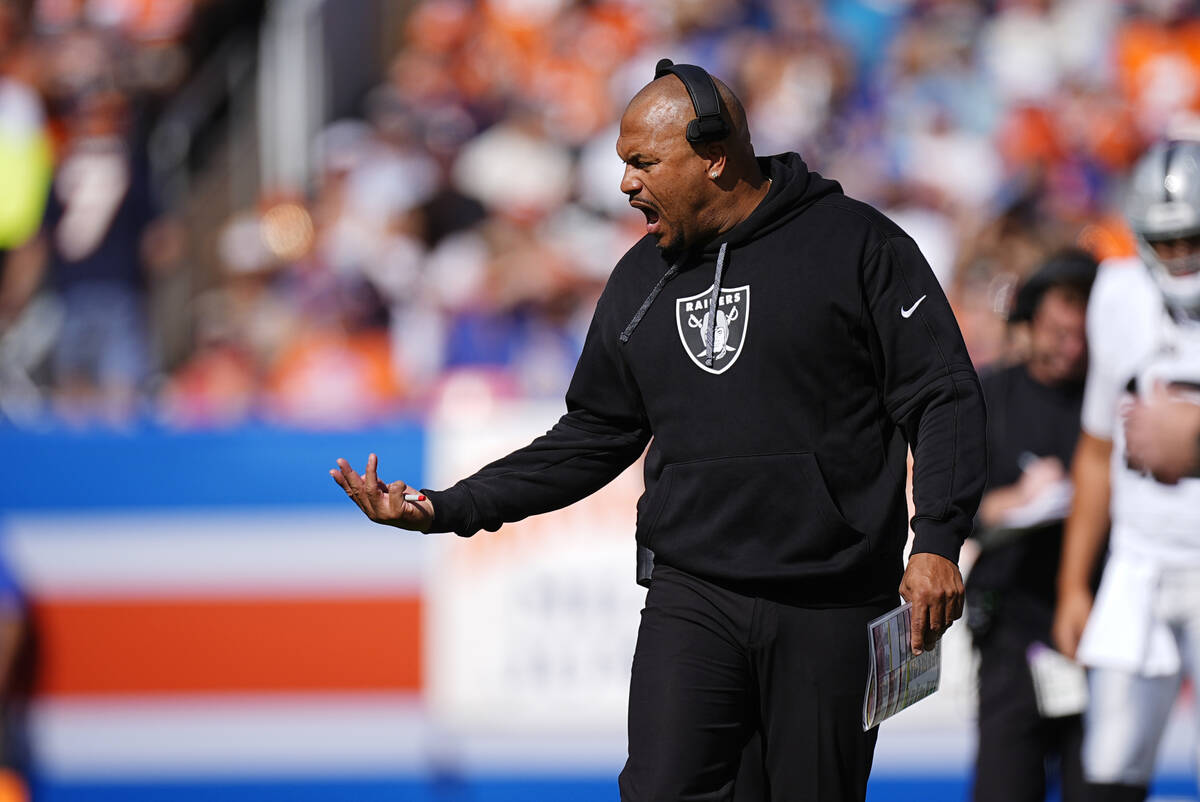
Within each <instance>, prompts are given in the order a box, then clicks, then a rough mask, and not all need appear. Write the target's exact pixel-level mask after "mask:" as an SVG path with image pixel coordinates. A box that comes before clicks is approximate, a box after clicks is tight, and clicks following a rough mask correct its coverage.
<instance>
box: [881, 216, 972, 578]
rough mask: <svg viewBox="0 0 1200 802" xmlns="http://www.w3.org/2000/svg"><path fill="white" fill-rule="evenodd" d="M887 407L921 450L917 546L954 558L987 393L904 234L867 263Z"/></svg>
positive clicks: (966, 517) (963, 528)
mask: <svg viewBox="0 0 1200 802" xmlns="http://www.w3.org/2000/svg"><path fill="white" fill-rule="evenodd" d="M863 279H864V289H865V295H866V303H867V307H868V313H869V315H870V317H871V320H872V322H873V324H874V328H875V331H876V333H877V335H878V338H879V342H878V346H879V348H880V351H881V356H882V360H881V361H882V369H883V376H882V382H883V394H884V404H885V406H886V408H887V411H888V414H889V415H890V416H891V418H892V419H893V420H894V421H895V422H896V424H897V425H898V426H899V427H900V429H901V431H903V433H904V436H905V438H906V439H907V440H908V443H909V445H910V446H911V447H912V451H913V463H914V464H913V501H914V503H915V506H916V514H915V515H914V516H913V519H912V527H913V532H914V535H915V537H914V541H913V548H912V551H913V553H914V554H915V553H919V552H930V553H933V554H939V555H941V556H943V557H946V558H948V559H950V560H953V561H955V562H957V561H958V553H959V549H960V547H961V546H962V543H963V540H964V539H965V538H966V537H967V535H968V534H969V533H970V531H971V525H972V521H973V519H974V515H975V511H976V509H977V508H978V506H979V499H980V497H981V496H982V494H983V488H984V485H985V482H986V479H987V462H986V460H987V450H986V439H985V438H986V435H985V413H984V403H983V394H982V391H981V389H980V386H979V379H978V377H977V376H976V374H975V369H974V367H972V365H971V361H970V358H969V357H968V356H967V349H966V346H965V344H964V343H963V339H962V333H961V332H960V331H959V328H958V323H957V322H956V321H955V318H954V313H953V312H952V311H951V309H950V304H949V302H948V301H947V300H946V296H945V294H944V293H943V292H942V289H941V287H940V285H939V284H938V282H937V279H936V277H935V276H934V274H933V271H932V270H931V269H930V267H929V265H928V264H927V263H926V261H925V258H924V257H923V256H922V255H921V252H920V251H919V250H918V249H917V246H916V243H914V242H913V241H912V240H911V239H909V238H908V237H906V236H892V237H890V238H888V239H886V240H884V241H883V242H882V243H881V244H880V245H879V246H878V247H877V249H876V251H875V253H874V255H873V256H872V257H871V258H869V259H867V260H866V263H865V265H864V275H863Z"/></svg>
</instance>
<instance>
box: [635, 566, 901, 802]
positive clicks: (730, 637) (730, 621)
mask: <svg viewBox="0 0 1200 802" xmlns="http://www.w3.org/2000/svg"><path fill="white" fill-rule="evenodd" d="M889 607H890V605H888V604H882V605H880V604H876V605H871V606H869V607H854V608H835V609H810V608H801V607H791V606H788V605H783V604H779V603H776V602H771V601H766V600H763V599H756V598H753V597H750V596H744V595H741V594H738V593H733V592H731V591H729V590H726V589H723V588H719V587H717V586H714V585H712V584H710V583H708V582H704V581H701V580H699V579H697V578H695V577H692V576H689V575H687V574H684V573H682V572H680V571H676V570H673V569H671V568H669V567H667V566H663V565H659V566H656V567H655V569H654V581H653V583H652V584H651V586H650V591H649V593H648V594H647V596H646V607H645V609H644V610H643V611H642V624H641V628H640V630H639V631H638V641H637V650H636V652H635V653H634V658H633V679H632V684H631V686H630V694H629V760H628V761H627V762H626V764H625V769H624V771H622V772H621V777H620V788H621V799H622V800H623V802H700V801H701V800H703V801H704V802H731V800H733V799H734V786H735V784H736V778H737V775H738V769H739V764H740V762H741V756H742V751H743V747H744V746H745V745H746V743H747V741H748V740H749V739H750V737H751V736H752V735H753V734H754V733H755V732H756V731H757V732H759V733H761V737H762V755H763V766H762V776H763V781H764V784H765V785H766V788H765V789H764V791H765V793H764V795H763V797H762V799H763V800H772V801H774V802H777V801H779V800H787V802H854V800H859V801H860V802H861V800H863V799H864V798H865V797H866V790H867V776H868V774H869V773H870V770H871V758H872V756H873V754H874V750H875V740H876V736H877V734H878V730H877V729H872V730H871V731H870V732H865V733H864V732H863V731H862V704H863V692H864V690H865V688H866V682H867V666H868V663H867V660H868V648H867V622H868V621H870V620H871V619H872V618H875V617H876V616H878V615H880V614H881V613H883V612H886V611H887V609H888V608H889ZM744 768H749V767H744ZM742 798H744V797H743V796H742V795H739V799H742Z"/></svg>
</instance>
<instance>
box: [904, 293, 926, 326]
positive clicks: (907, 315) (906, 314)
mask: <svg viewBox="0 0 1200 802" xmlns="http://www.w3.org/2000/svg"><path fill="white" fill-rule="evenodd" d="M926 297H927V296H924V295H922V296H921V297H920V298H918V299H917V302H916V303H915V304H913V305H912V306H910V307H909V308H908V309H905V308H904V307H903V306H902V307H900V317H902V318H904V319H905V320H908V319H909V318H910V317H912V313H913V312H915V311H917V307H918V306H920V305H921V301H924V300H925V298H926Z"/></svg>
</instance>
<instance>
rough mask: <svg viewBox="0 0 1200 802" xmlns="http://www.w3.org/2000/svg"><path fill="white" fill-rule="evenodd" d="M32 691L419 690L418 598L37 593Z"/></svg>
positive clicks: (88, 692) (419, 640)
mask: <svg viewBox="0 0 1200 802" xmlns="http://www.w3.org/2000/svg"><path fill="white" fill-rule="evenodd" d="M33 614H34V622H35V627H36V628H37V638H38V641H39V650H38V651H39V661H38V662H39V665H38V692H39V693H43V694H128V693H133V694H140V693H181V692H182V693H187V692H214V691H216V692H238V691H253V692H262V691H366V690H370V691H379V690H385V691H419V690H420V688H421V601H420V599H419V598H415V597H386V598H357V597H356V598H353V599H336V598H335V599H326V598H321V599H309V598H304V599H279V598H271V599H216V600H214V599H204V600H187V601H179V600H145V599H138V600H136V601H131V600H111V599H104V600H74V599H72V600H55V599H47V600H41V601H39V602H37V603H35V605H34V610H33Z"/></svg>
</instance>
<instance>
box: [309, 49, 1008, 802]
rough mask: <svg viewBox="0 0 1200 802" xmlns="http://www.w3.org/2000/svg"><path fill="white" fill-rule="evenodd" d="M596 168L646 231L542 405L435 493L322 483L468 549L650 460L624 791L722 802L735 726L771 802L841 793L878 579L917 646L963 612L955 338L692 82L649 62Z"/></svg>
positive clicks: (856, 763) (871, 224)
mask: <svg viewBox="0 0 1200 802" xmlns="http://www.w3.org/2000/svg"><path fill="white" fill-rule="evenodd" d="M617 153H618V155H619V156H620V158H621V159H622V160H623V162H624V163H625V173H624V177H623V179H622V181H621V191H622V192H624V193H625V194H626V195H627V196H628V197H629V203H630V204H631V205H632V206H633V207H635V208H637V209H639V210H640V211H641V212H642V213H643V214H644V215H645V217H646V234H645V236H644V237H642V238H641V240H639V241H638V242H637V244H635V245H634V246H633V247H632V248H631V249H630V250H629V252H628V253H627V254H625V256H624V257H623V258H622V259H621V260H620V262H618V264H617V265H616V267H615V268H614V270H613V272H612V275H611V276H610V278H609V280H608V283H607V286H606V287H605V289H604V292H603V294H602V296H601V297H600V300H599V302H598V304H597V306H596V311H595V316H594V317H593V319H592V322H591V327H590V329H589V331H588V335H587V339H586V341H585V343H584V346H583V352H582V354H581V356H580V358H579V363H578V365H577V366H576V368H575V373H574V375H573V377H572V379H571V383H570V387H569V389H568V390H567V396H566V403H567V412H566V414H564V415H563V416H562V418H560V419H559V421H558V422H557V423H556V424H554V426H553V428H552V429H550V430H549V431H548V432H547V433H546V434H545V435H543V436H541V437H539V438H537V439H536V440H534V441H533V442H532V443H530V444H529V445H527V446H525V447H524V448H521V449H519V450H517V451H514V452H513V453H511V454H509V455H508V456H506V457H503V458H501V459H499V460H497V461H496V462H493V463H491V464H490V465H487V466H486V467H484V468H482V469H481V470H480V471H479V472H477V473H476V474H474V475H473V476H470V477H468V478H466V479H463V480H461V481H460V482H458V483H457V484H455V485H454V486H453V487H450V488H449V489H446V490H440V491H434V490H422V491H420V493H418V492H417V491H416V490H413V489H411V488H409V486H408V485H407V484H406V483H404V482H402V481H395V482H392V483H390V484H387V483H385V482H384V481H383V480H381V479H380V478H379V476H378V459H377V457H376V456H375V455H374V454H371V455H370V456H369V457H368V458H367V463H366V469H365V472H364V473H363V474H362V475H360V474H359V473H358V472H357V471H355V470H354V469H353V468H352V467H351V465H350V464H349V463H348V462H347V461H346V460H341V459H339V460H338V462H337V464H338V468H337V469H336V470H333V471H331V474H332V476H333V478H334V479H335V480H336V481H337V483H338V484H339V485H340V486H341V487H342V488H343V489H344V490H345V491H346V493H347V494H348V495H349V496H350V497H351V498H352V499H353V500H354V502H355V503H356V504H357V505H358V506H359V507H360V508H361V509H362V511H363V512H364V513H365V514H366V515H367V516H368V517H369V518H370V519H371V520H373V521H376V522H378V523H382V524H388V525H392V526H397V527H400V528H402V529H409V530H415V531H420V532H454V533H456V534H458V535H461V536H463V537H469V536H471V535H474V534H475V533H476V532H478V531H480V530H488V531H494V530H496V529H497V528H499V527H500V525H501V524H502V523H504V522H507V521H517V520H521V519H522V518H525V517H527V516H530V515H535V514H537V513H542V512H546V511H549V510H554V509H558V508H560V507H564V506H567V505H569V504H571V503H573V502H575V501H577V500H579V499H581V498H583V497H585V496H587V495H589V494H590V493H593V492H595V491H596V490H598V489H599V488H601V487H602V486H604V485H605V484H607V483H608V482H609V481H610V480H612V479H613V478H614V477H616V476H617V475H618V474H620V473H621V472H622V471H623V470H624V469H625V468H626V467H627V466H629V465H630V464H632V463H633V462H634V461H635V460H636V459H637V458H638V457H639V456H640V455H641V454H642V452H643V451H644V450H645V449H646V446H647V444H649V451H648V453H647V455H646V460H645V492H644V493H643V495H642V497H641V499H640V500H639V501H638V509H637V513H638V514H637V544H638V556H639V566H638V568H639V575H640V578H641V579H642V580H644V581H647V582H648V584H649V591H648V593H647V596H646V603H645V608H644V610H643V611H642V619H641V626H640V629H639V631H638V639H637V648H636V651H635V653H634V658H633V673H632V680H631V686H630V697H629V757H628V761H627V762H626V764H625V768H624V770H623V771H622V772H621V775H620V780H619V784H620V792H621V799H622V800H625V802H651V801H653V802H675V801H677V800H697V801H699V800H711V801H712V802H725V801H727V800H731V799H733V795H734V784H735V778H736V776H737V772H738V765H739V759H740V756H741V753H742V749H743V746H744V745H745V744H746V742H747V740H748V739H749V738H750V737H751V735H752V734H754V733H755V732H758V733H760V734H761V737H762V748H763V763H764V765H763V770H764V776H765V778H766V783H767V785H768V788H769V791H768V793H769V797H770V799H772V800H787V802H848V801H849V800H863V799H864V798H865V795H866V787H867V777H868V774H869V773H870V767H871V759H872V755H873V752H874V747H875V740H876V735H877V729H872V730H870V731H867V732H864V731H863V728H862V722H861V716H862V702H863V693H864V689H865V686H866V678H867V667H868V659H869V657H868V643H867V636H866V626H867V623H868V622H869V621H870V620H871V619H873V618H875V617H877V616H878V615H880V614H882V613H884V612H886V611H888V610H889V609H891V608H893V607H894V606H895V605H896V604H897V602H898V599H897V591H899V594H900V595H901V596H903V597H904V598H905V599H907V600H908V601H911V602H912V604H913V627H912V633H911V644H912V648H913V650H914V651H920V650H922V649H925V648H929V647H930V646H931V645H932V644H933V643H934V642H936V640H937V639H938V638H939V637H940V636H941V634H942V633H943V632H944V631H945V630H946V629H947V628H948V627H949V626H950V624H951V623H952V622H953V621H954V620H955V619H957V618H958V617H959V616H960V615H961V614H962V606H963V585H962V577H961V575H960V573H959V570H958V565H957V560H958V553H959V547H960V546H961V544H962V542H963V540H964V538H965V537H966V535H967V534H968V532H970V530H971V524H972V518H973V516H974V514H975V509H976V506H977V505H978V502H979V497H980V494H981V492H982V490H983V487H984V481H985V453H984V451H985V446H984V407H983V402H982V400H981V393H980V388H979V381H978V379H977V377H976V374H975V371H974V369H973V368H972V366H971V362H970V360H969V358H968V356H967V351H966V348H965V346H964V344H963V339H962V335H961V333H960V331H959V329H958V326H957V324H956V322H955V319H954V316H953V314H952V312H951V310H950V305H949V303H948V302H947V300H946V297H945V295H944V294H943V292H942V290H941V288H940V287H939V285H938V283H937V280H936V279H935V278H934V275H933V272H932V271H931V270H930V268H929V266H928V264H927V263H926V261H925V259H924V258H923V257H922V256H921V253H920V251H919V250H918V249H917V246H916V244H915V243H914V242H913V240H912V239H911V238H909V237H908V236H907V235H906V234H905V233H904V232H903V231H902V230H900V228H898V227H897V226H896V225H895V224H894V223H893V222H891V221H890V220H889V219H888V218H887V217H885V216H884V215H883V214H881V213H880V212H878V211H877V210H875V209H873V208H872V207H870V206H868V205H866V204H864V203H861V202H859V201H856V200H853V199H851V198H849V197H847V196H846V195H844V194H843V193H842V190H841V187H840V186H839V185H838V184H837V182H835V181H832V180H829V179H827V178H824V177H822V176H820V175H819V174H817V173H815V172H813V171H811V170H809V169H808V167H807V166H806V165H805V163H804V161H803V160H802V159H801V158H800V157H799V156H798V155H797V154H795V153H787V154H782V155H777V156H770V157H762V158H758V157H756V156H755V154H754V149H753V146H752V145H751V141H750V132H749V130H748V128H747V125H746V116H745V112H744V110H743V108H742V105H741V103H740V102H739V101H738V99H737V98H736V97H735V96H734V95H733V93H732V92H731V91H730V90H729V89H728V87H726V86H725V84H724V83H722V82H720V81H716V80H714V79H713V78H712V77H711V76H709V74H708V73H707V72H705V71H704V70H703V69H701V68H699V67H695V66H693V65H686V64H679V65H675V64H672V63H671V62H670V61H668V60H665V59H664V60H663V61H661V62H659V65H658V69H657V71H656V75H655V78H654V80H653V81H652V82H651V83H649V84H648V85H647V86H645V87H644V88H643V89H642V90H641V91H639V92H638V94H637V95H636V96H635V97H634V98H633V100H632V101H630V103H629V105H628V107H627V108H626V110H625V113H624V115H623V116H622V118H621V127H620V136H619V138H618V139H617ZM520 169H536V165H525V166H522V167H521V168H520ZM910 448H911V449H912V452H913V459H914V482H913V496H914V501H915V506H916V514H915V515H914V516H913V518H912V520H911V526H912V529H913V531H914V533H915V536H914V540H913V548H912V553H911V557H910V558H909V560H908V563H907V567H905V565H904V562H903V550H904V546H905V542H906V540H907V536H908V531H909V525H910V521H909V520H908V507H907V502H906V497H905V481H906V474H907V456H908V451H909V449H910Z"/></svg>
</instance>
